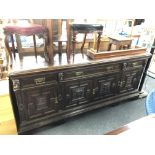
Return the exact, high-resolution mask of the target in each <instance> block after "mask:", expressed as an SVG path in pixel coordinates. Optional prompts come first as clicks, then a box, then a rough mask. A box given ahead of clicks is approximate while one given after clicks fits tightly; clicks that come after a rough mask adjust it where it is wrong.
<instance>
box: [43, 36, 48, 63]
mask: <svg viewBox="0 0 155 155" xmlns="http://www.w3.org/2000/svg"><path fill="white" fill-rule="evenodd" d="M43 39H44V57H45V60H46V61H47V62H50V58H49V53H48V50H47V44H48V38H47V37H46V36H45V37H43Z"/></svg>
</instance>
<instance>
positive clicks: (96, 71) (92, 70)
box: [58, 64, 121, 81]
mask: <svg viewBox="0 0 155 155" xmlns="http://www.w3.org/2000/svg"><path fill="white" fill-rule="evenodd" d="M120 69H121V67H120V64H113V65H105V64H104V65H103V64H101V65H97V66H89V67H88V68H86V67H85V68H78V69H72V70H68V71H64V72H59V73H58V79H59V81H63V80H74V79H81V78H85V77H94V76H98V75H103V74H107V73H113V72H118V71H120Z"/></svg>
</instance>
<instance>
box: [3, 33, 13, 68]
mask: <svg viewBox="0 0 155 155" xmlns="http://www.w3.org/2000/svg"><path fill="white" fill-rule="evenodd" d="M8 37H9V35H5V40H4V42H5V47H6V49H7V51H6V52H8V54H9V57H10V66H12V64H13V59H12V52H11V49H10V47H9V41H8ZM8 54H6V55H8ZM7 64H8V65H9V59H7Z"/></svg>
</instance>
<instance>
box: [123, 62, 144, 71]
mask: <svg viewBox="0 0 155 155" xmlns="http://www.w3.org/2000/svg"><path fill="white" fill-rule="evenodd" d="M145 64H146V61H145V60H141V61H131V62H124V63H121V64H120V65H121V68H122V70H124V71H125V70H133V69H136V68H143V67H144V66H145Z"/></svg>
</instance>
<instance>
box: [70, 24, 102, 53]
mask: <svg viewBox="0 0 155 155" xmlns="http://www.w3.org/2000/svg"><path fill="white" fill-rule="evenodd" d="M71 30H72V32H73V40H72V43H73V49H72V51H73V54H74V50H75V45H76V35H77V34H78V33H84V34H85V35H84V39H83V43H82V46H81V53H82V54H83V48H84V44H85V42H86V36H87V34H88V33H94V32H97V33H98V38H97V52H98V50H99V45H100V39H101V35H102V31H103V26H102V25H100V24H71Z"/></svg>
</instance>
